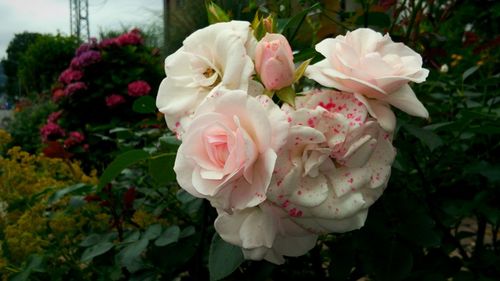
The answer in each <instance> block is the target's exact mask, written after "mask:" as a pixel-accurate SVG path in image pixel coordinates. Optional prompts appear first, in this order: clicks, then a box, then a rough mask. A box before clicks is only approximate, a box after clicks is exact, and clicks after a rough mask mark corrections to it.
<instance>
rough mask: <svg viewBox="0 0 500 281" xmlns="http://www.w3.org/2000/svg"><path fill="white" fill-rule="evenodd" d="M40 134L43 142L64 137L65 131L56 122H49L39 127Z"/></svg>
mask: <svg viewBox="0 0 500 281" xmlns="http://www.w3.org/2000/svg"><path fill="white" fill-rule="evenodd" d="M40 135H41V137H42V140H43V141H44V142H47V141H50V140H55V139H58V138H60V137H64V136H65V135H66V132H65V131H64V130H63V128H61V126H59V125H58V124H56V123H52V122H49V123H47V124H45V125H44V126H43V127H42V128H41V129H40Z"/></svg>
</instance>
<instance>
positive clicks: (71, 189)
mask: <svg viewBox="0 0 500 281" xmlns="http://www.w3.org/2000/svg"><path fill="white" fill-rule="evenodd" d="M91 188H92V187H91V186H89V185H86V184H84V183H78V184H75V185H72V186H68V187H65V188H63V189H59V190H58V191H56V192H54V193H52V195H51V196H50V197H49V199H48V200H47V203H48V204H54V203H56V202H57V201H59V199H61V198H62V197H64V196H65V195H66V194H69V193H77V194H82V193H85V192H88V191H89V190H90V189H91Z"/></svg>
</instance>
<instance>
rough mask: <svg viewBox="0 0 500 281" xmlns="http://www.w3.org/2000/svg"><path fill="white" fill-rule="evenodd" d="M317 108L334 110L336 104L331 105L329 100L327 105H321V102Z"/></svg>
mask: <svg viewBox="0 0 500 281" xmlns="http://www.w3.org/2000/svg"><path fill="white" fill-rule="evenodd" d="M318 105H319V106H321V107H323V108H324V109H326V110H328V111H330V110H331V109H334V108H335V106H336V104H335V103H333V102H332V101H331V100H330V102H328V103H327V104H325V103H323V102H322V101H320V102H319V104H318Z"/></svg>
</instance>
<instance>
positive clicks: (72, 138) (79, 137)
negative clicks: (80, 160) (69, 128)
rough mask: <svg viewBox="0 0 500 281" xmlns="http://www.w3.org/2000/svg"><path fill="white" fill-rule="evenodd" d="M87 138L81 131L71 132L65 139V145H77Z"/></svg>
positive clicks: (67, 146) (68, 146)
mask: <svg viewBox="0 0 500 281" xmlns="http://www.w3.org/2000/svg"><path fill="white" fill-rule="evenodd" d="M84 140H85V137H84V135H83V134H82V133H80V132H76V131H75V132H70V133H69V136H68V138H67V139H66V140H65V141H64V147H66V148H70V147H73V146H75V145H78V144H81V143H82V142H83V141H84Z"/></svg>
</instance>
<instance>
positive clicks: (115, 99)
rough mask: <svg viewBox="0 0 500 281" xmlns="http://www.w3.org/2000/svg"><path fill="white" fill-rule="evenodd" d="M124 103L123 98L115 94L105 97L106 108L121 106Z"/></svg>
mask: <svg viewBox="0 0 500 281" xmlns="http://www.w3.org/2000/svg"><path fill="white" fill-rule="evenodd" d="M124 102H125V98H124V97H122V96H120V95H117V94H112V95H109V96H107V97H106V105H107V106H108V107H115V106H117V105H119V104H122V103H124Z"/></svg>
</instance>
